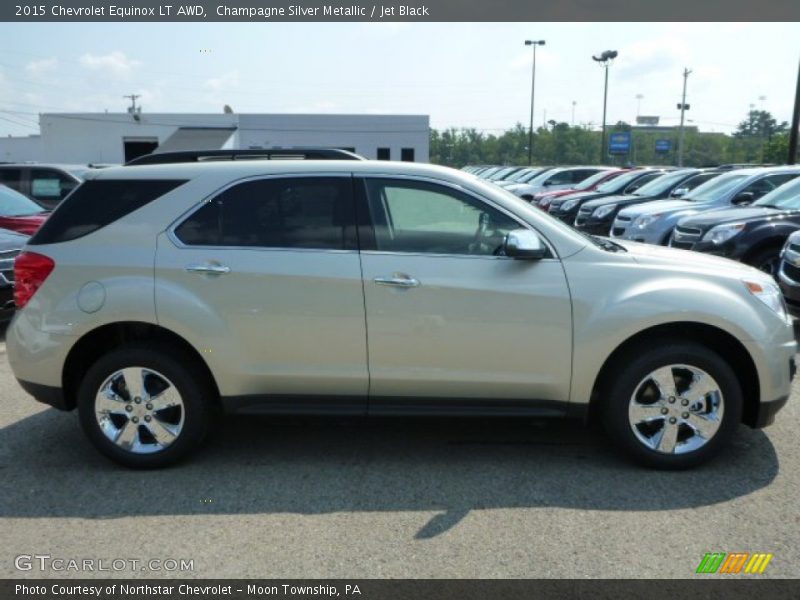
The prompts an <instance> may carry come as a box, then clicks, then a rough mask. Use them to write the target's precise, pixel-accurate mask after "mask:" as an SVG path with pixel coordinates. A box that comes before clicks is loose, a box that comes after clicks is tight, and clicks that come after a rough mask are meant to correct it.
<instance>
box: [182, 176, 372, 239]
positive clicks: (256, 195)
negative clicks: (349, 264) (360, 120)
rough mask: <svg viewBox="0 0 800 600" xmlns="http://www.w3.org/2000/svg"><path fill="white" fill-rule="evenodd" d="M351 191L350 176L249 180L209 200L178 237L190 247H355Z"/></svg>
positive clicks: (190, 218) (185, 222)
mask: <svg viewBox="0 0 800 600" xmlns="http://www.w3.org/2000/svg"><path fill="white" fill-rule="evenodd" d="M352 188H353V184H352V181H351V179H350V178H349V177H348V178H344V177H304V178H285V179H284V178H280V179H261V180H256V181H247V182H244V183H240V184H238V185H235V186H233V187H231V188H229V189H227V190H225V191H224V192H222V193H221V194H219V195H218V196H216V197H215V198H213V199H212V200H210V201H209V202H207V203H206V204H205V205H203V207H202V208H200V209H199V210H198V211H197V212H195V213H194V214H193V215H192V216H190V217H189V218H188V219H186V220H185V221H184V222H183V223H181V224H180V226H178V228H177V229H176V230H175V235H176V236H177V237H178V239H179V240H180V241H182V242H183V243H184V244H186V245H188V246H229V247H261V248H315V249H322V250H349V249H355V248H357V247H358V246H357V242H356V236H355V206H354V200H353V190H352Z"/></svg>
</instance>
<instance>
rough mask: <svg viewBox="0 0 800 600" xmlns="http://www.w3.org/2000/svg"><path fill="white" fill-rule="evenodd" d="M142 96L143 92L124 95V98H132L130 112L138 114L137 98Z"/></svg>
mask: <svg viewBox="0 0 800 600" xmlns="http://www.w3.org/2000/svg"><path fill="white" fill-rule="evenodd" d="M141 97H142V96H141V94H128V95H127V96H123V98H130V100H131V105H130V106H129V107H128V112H129V113H131V114H132V115H135V114H136V99H137V98H141Z"/></svg>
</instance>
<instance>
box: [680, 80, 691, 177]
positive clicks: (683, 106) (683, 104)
mask: <svg viewBox="0 0 800 600" xmlns="http://www.w3.org/2000/svg"><path fill="white" fill-rule="evenodd" d="M691 73H692V72H691V71H690V70H689V69H686V68H684V69H683V99H682V100H681V103H680V104H678V108H679V109H680V111H681V128H680V133H679V137H678V166H679V167H682V166H683V134H684V129H683V121H684V116H685V113H686V111H687V110H689V105H688V104H686V80H687V79H689V75H690V74H691Z"/></svg>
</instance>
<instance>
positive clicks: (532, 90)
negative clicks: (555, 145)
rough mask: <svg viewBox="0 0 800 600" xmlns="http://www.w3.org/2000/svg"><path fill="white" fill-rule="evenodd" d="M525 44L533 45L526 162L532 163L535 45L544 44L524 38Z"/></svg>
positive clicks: (540, 41)
mask: <svg viewBox="0 0 800 600" xmlns="http://www.w3.org/2000/svg"><path fill="white" fill-rule="evenodd" d="M525 45H526V46H533V63H532V66H531V126H530V129H529V130H528V164H529V165H533V98H534V93H535V92H536V47H537V46H544V40H525Z"/></svg>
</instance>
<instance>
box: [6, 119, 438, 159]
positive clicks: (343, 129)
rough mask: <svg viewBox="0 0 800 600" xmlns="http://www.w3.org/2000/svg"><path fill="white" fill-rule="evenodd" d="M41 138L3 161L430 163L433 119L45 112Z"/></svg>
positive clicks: (12, 140) (24, 142) (22, 143)
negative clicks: (205, 154) (170, 156)
mask: <svg viewBox="0 0 800 600" xmlns="http://www.w3.org/2000/svg"><path fill="white" fill-rule="evenodd" d="M39 130H40V133H39V134H38V135H30V136H26V137H11V136H9V137H6V138H0V161H2V162H20V161H37V162H58V163H123V162H126V161H128V160H131V159H133V158H136V157H137V156H140V155H142V154H149V153H151V152H168V151H177V150H219V149H266V148H297V147H308V146H313V147H326V148H343V149H347V150H351V151H353V152H357V153H358V154H361V155H362V156H364V157H366V158H371V159H379V160H404V161H411V162H414V161H416V162H428V160H429V139H430V137H429V133H430V119H429V117H428V116H427V115H334V114H330V115H329V114H237V113H233V112H225V113H221V114H219V113H218V114H182V113H152V114H148V113H140V112H133V113H131V112H127V113H45V114H41V115H40V116H39Z"/></svg>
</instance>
